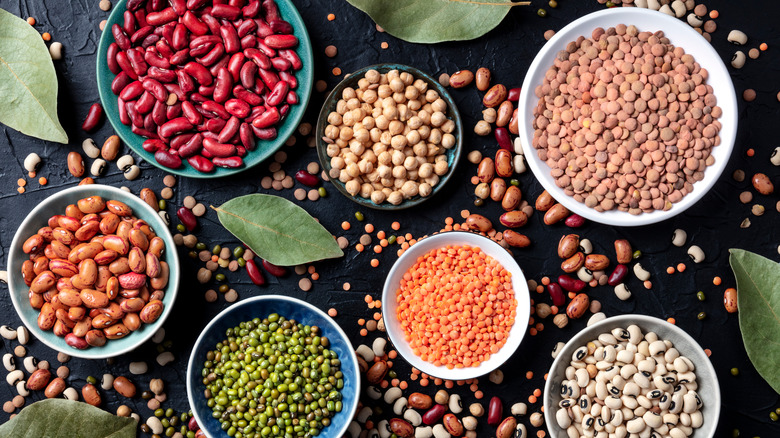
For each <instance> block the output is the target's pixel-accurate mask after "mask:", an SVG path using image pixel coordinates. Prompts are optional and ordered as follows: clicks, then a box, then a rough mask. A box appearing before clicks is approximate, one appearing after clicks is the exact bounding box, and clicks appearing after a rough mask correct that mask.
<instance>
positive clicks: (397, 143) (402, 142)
mask: <svg viewBox="0 0 780 438" xmlns="http://www.w3.org/2000/svg"><path fill="white" fill-rule="evenodd" d="M406 145H407V140H406V137H405V136H403V135H400V134H399V135H394V136H393V137H392V138H391V139H390V147H392V148H393V149H396V150H399V151H400V150H401V149H403V148H405V147H406Z"/></svg>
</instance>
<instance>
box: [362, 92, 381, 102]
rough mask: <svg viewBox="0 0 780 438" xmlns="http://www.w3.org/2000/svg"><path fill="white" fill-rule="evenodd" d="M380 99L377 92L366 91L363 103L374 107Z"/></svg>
mask: <svg viewBox="0 0 780 438" xmlns="http://www.w3.org/2000/svg"><path fill="white" fill-rule="evenodd" d="M378 98H379V96H378V95H377V93H376V90H366V91H364V92H363V97H362V99H363V102H365V103H367V104H369V105H373V104H374V102H376V100H377V99H378Z"/></svg>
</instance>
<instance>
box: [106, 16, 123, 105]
mask: <svg viewBox="0 0 780 438" xmlns="http://www.w3.org/2000/svg"><path fill="white" fill-rule="evenodd" d="M112 29H113V28H112ZM117 53H119V45H118V44H117V43H116V42H113V43H111V44H110V45H109V46H108V50H106V63H107V65H108V69H109V70H111V73H113V74H115V75H118V74H119V72H121V71H122V68H121V67H119V64H117V62H116V55H117ZM114 94H116V93H114Z"/></svg>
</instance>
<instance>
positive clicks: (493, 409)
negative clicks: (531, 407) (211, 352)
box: [488, 283, 554, 426]
mask: <svg viewBox="0 0 780 438" xmlns="http://www.w3.org/2000/svg"><path fill="white" fill-rule="evenodd" d="M553 284H554V283H553ZM503 414H504V404H503V403H501V399H500V398H498V397H492V398H491V399H490V403H489V404H488V425H490V426H498V424H499V423H500V422H501V418H502V417H503Z"/></svg>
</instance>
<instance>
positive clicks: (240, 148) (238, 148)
mask: <svg viewBox="0 0 780 438" xmlns="http://www.w3.org/2000/svg"><path fill="white" fill-rule="evenodd" d="M236 154H237V155H238V156H239V157H244V156H246V148H245V147H243V146H241V145H236Z"/></svg>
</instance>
